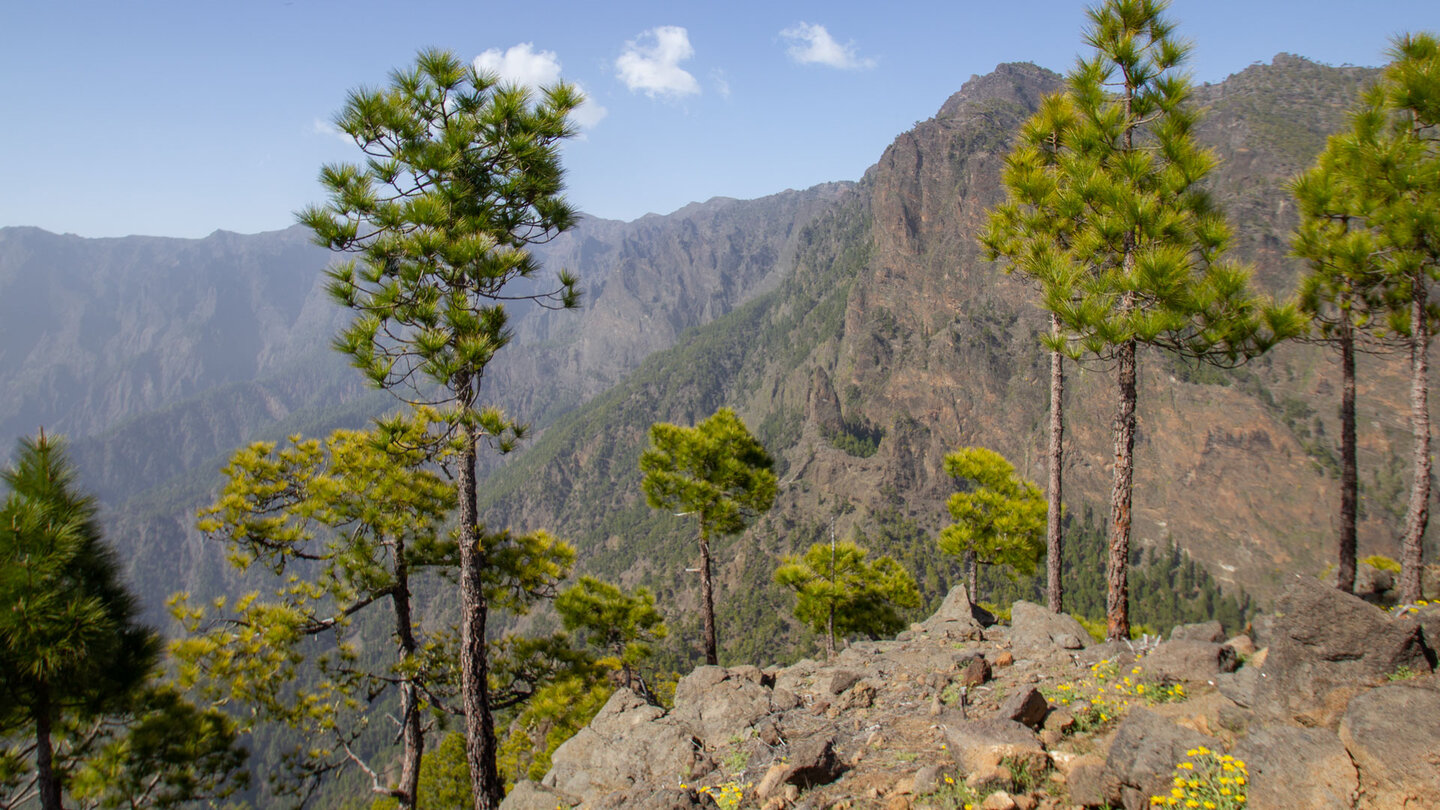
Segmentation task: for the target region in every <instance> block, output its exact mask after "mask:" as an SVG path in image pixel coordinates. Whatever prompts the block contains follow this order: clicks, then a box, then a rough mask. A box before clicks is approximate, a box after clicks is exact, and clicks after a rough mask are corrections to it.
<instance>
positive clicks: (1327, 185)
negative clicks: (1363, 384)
mask: <svg viewBox="0 0 1440 810" xmlns="http://www.w3.org/2000/svg"><path fill="white" fill-rule="evenodd" d="M1355 147H1356V144H1355V143H1354V142H1353V140H1352V139H1351V136H1348V135H1337V136H1334V137H1332V138H1331V140H1330V143H1329V146H1328V147H1327V148H1326V150H1325V151H1324V152H1323V153H1321V155H1320V156H1319V157H1318V158H1317V159H1316V162H1315V166H1314V167H1313V168H1311V169H1310V170H1309V171H1307V172H1305V173H1304V174H1302V175H1300V177H1298V178H1296V180H1295V182H1294V183H1293V184H1292V185H1291V190H1292V192H1293V193H1294V194H1295V199H1296V200H1297V201H1298V202H1299V204H1300V217H1301V219H1300V226H1299V228H1298V229H1297V231H1296V233H1295V239H1294V242H1293V244H1292V246H1291V252H1292V253H1294V254H1295V255H1296V256H1299V257H1300V258H1303V259H1305V260H1306V261H1307V262H1308V264H1309V271H1308V272H1307V273H1306V274H1305V275H1304V276H1303V277H1302V278H1301V279H1300V293H1299V301H1300V308H1301V311H1303V312H1304V313H1305V314H1306V315H1308V316H1309V317H1310V319H1311V321H1312V323H1313V324H1314V325H1315V326H1317V327H1318V328H1319V333H1320V334H1319V336H1318V337H1317V338H1313V339H1314V340H1317V341H1319V342H1322V343H1325V344H1327V345H1330V346H1333V347H1334V348H1335V349H1336V350H1337V351H1338V352H1339V353H1340V376H1341V385H1340V532H1339V537H1338V539H1337V549H1336V562H1337V569H1338V570H1337V575H1336V582H1335V584H1336V587H1338V588H1339V589H1340V590H1342V591H1345V592H1347V593H1349V592H1350V591H1353V590H1354V589H1355V565H1356V562H1355V561H1356V553H1357V552H1356V549H1357V547H1358V545H1357V537H1356V519H1357V517H1358V505H1359V497H1358V496H1359V469H1358V464H1357V461H1356V438H1355V354H1356V351H1357V349H1358V350H1362V351H1363V350H1365V348H1366V347H1367V346H1369V347H1372V348H1373V347H1376V345H1377V341H1378V338H1379V333H1380V332H1381V331H1382V330H1383V328H1384V326H1385V309H1386V303H1385V300H1384V293H1385V290H1384V286H1385V284H1384V282H1385V277H1384V275H1383V273H1382V272H1381V270H1380V268H1379V267H1378V266H1377V263H1376V262H1375V259H1374V257H1375V255H1376V245H1375V240H1374V238H1373V236H1374V235H1373V234H1372V233H1371V231H1370V230H1369V228H1368V227H1366V225H1365V222H1366V214H1365V212H1366V210H1367V202H1366V199H1367V196H1368V193H1369V192H1368V191H1367V186H1368V183H1365V182H1364V181H1363V179H1362V178H1361V177H1360V172H1361V167H1360V156H1359V155H1358V154H1357V150H1356V148H1355Z"/></svg>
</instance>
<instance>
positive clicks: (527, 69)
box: [475, 42, 610, 129]
mask: <svg viewBox="0 0 1440 810" xmlns="http://www.w3.org/2000/svg"><path fill="white" fill-rule="evenodd" d="M475 68H476V69H477V70H483V71H488V72H490V73H494V74H496V75H497V76H499V77H500V80H501V81H507V82H514V83H516V84H519V85H524V86H525V87H528V88H530V89H532V90H539V89H540V88H541V87H545V86H548V85H552V84H555V83H556V82H559V81H560V57H559V56H557V55H556V54H555V52H554V51H537V50H535V44H534V43H533V42H522V43H520V44H518V45H512V46H510V47H509V48H507V49H505V50H504V51H501V50H500V49H499V48H491V49H490V50H488V51H485V52H483V53H481V54H480V55H479V56H477V57H475ZM573 84H575V87H576V88H577V89H578V90H580V92H582V93H583V92H585V88H584V87H581V86H580V84H579V83H573ZM609 112H610V111H609V110H607V109H605V108H604V107H602V106H600V104H599V103H597V102H595V101H593V100H591V99H590V98H589V95H588V94H587V95H586V100H585V103H584V104H581V105H580V106H579V107H577V108H576V109H575V110H574V112H572V113H570V117H571V118H572V119H574V121H575V123H576V124H577V125H579V127H580V128H581V129H591V128H593V127H594V126H595V125H596V124H598V123H600V121H601V120H602V119H603V118H604V117H605V116H606V115H608V114H609Z"/></svg>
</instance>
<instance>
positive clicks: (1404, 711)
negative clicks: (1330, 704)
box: [1340, 682, 1440, 808]
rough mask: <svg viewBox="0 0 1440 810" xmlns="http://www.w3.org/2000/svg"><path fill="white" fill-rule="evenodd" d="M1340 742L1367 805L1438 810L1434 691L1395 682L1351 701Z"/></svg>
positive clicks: (1439, 726) (1437, 699)
mask: <svg viewBox="0 0 1440 810" xmlns="http://www.w3.org/2000/svg"><path fill="white" fill-rule="evenodd" d="M1340 740H1341V741H1342V742H1343V743H1345V748H1346V749H1348V750H1349V752H1350V756H1351V758H1353V759H1354V760H1355V764H1356V765H1358V766H1360V787H1361V790H1362V791H1363V795H1364V797H1365V806H1368V807H1377V808H1378V807H1436V806H1440V692H1437V691H1435V690H1434V689H1425V688H1421V687H1420V686H1415V685H1411V684H1408V683H1404V682H1400V683H1394V684H1389V685H1387V686H1382V687H1380V688H1379V689H1373V690H1371V691H1368V692H1366V693H1364V694H1362V695H1360V696H1359V697H1357V698H1355V699H1354V700H1352V701H1350V706H1349V708H1348V709H1347V710H1346V712H1345V717H1344V719H1343V720H1341V722H1340Z"/></svg>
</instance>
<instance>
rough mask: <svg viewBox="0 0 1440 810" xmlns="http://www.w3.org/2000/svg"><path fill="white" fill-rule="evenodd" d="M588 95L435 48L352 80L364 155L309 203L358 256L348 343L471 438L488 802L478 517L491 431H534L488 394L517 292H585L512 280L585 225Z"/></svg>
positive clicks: (481, 771) (401, 390)
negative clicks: (517, 81)
mask: <svg viewBox="0 0 1440 810" xmlns="http://www.w3.org/2000/svg"><path fill="white" fill-rule="evenodd" d="M580 101H581V97H580V95H579V94H578V93H577V92H576V91H575V90H574V89H573V88H572V87H570V86H569V85H565V84H560V85H557V86H555V87H552V88H550V89H548V90H546V91H544V92H543V93H542V94H541V98H540V99H539V100H538V101H537V100H535V99H533V98H532V97H531V95H530V93H529V91H527V90H525V89H523V88H520V87H515V86H500V85H498V80H497V78H496V77H495V76H493V75H490V74H485V73H481V72H478V71H477V70H476V69H475V68H474V67H473V66H467V65H466V64H464V63H463V62H462V61H461V60H459V59H458V58H456V57H455V56H454V55H453V54H451V53H448V52H444V51H438V50H428V51H423V52H421V53H420V55H419V57H418V58H417V60H416V64H415V66H414V67H413V68H411V69H409V70H404V71H396V72H395V73H394V74H392V75H391V79H390V84H389V86H388V87H387V88H385V89H382V90H370V89H361V90H356V91H354V92H352V93H351V95H350V98H349V100H348V102H347V103H346V105H345V108H344V109H343V110H342V111H341V113H340V114H339V115H338V116H337V118H336V125H337V127H338V128H339V129H340V130H341V131H342V132H344V133H345V134H347V135H349V136H350V137H351V138H353V139H354V140H355V142H356V144H357V145H358V146H359V147H360V149H361V151H362V152H364V154H365V155H366V161H365V165H364V166H363V167H360V166H354V165H331V166H326V167H324V169H322V171H321V175H320V179H321V182H322V183H323V184H324V186H325V187H326V189H327V190H328V191H329V194H330V202H329V203H328V205H326V206H324V207H320V206H312V207H310V208H307V209H306V210H304V211H303V212H301V214H300V220H301V222H303V223H304V224H305V225H307V226H309V227H310V228H311V229H312V230H314V232H315V238H316V242H317V243H319V244H322V245H326V246H328V247H330V248H331V249H333V250H338V251H344V252H349V253H354V254H358V255H359V257H360V259H359V261H358V262H354V261H352V262H347V263H345V264H342V265H340V266H339V267H336V268H334V269H332V270H331V271H329V273H330V277H331V284H330V292H331V294H332V295H333V296H334V298H335V299H336V300H337V301H338V302H339V303H340V304H342V305H343V306H345V307H347V308H349V309H351V310H354V312H355V319H354V321H352V323H351V325H350V327H349V328H348V329H346V330H345V331H344V332H343V333H342V334H341V335H340V337H339V338H338V339H337V340H336V347H337V348H338V349H339V350H340V351H341V352H343V353H345V354H347V355H349V357H350V359H351V361H352V362H353V363H354V365H355V366H356V367H358V368H359V369H360V370H361V371H362V372H364V373H365V375H366V376H367V377H368V378H369V380H370V382H371V383H372V384H374V385H375V386H377V387H381V388H387V389H390V390H392V391H395V392H396V393H397V394H399V395H401V396H402V397H403V398H406V399H407V400H408V401H410V402H438V403H442V404H444V405H446V406H447V407H448V410H447V412H446V414H447V418H448V428H449V433H448V434H447V437H448V436H450V435H455V436H458V437H459V440H460V441H459V443H460V452H459V459H458V464H457V465H456V466H457V468H458V469H457V474H456V481H455V490H456V494H457V496H458V503H459V525H460V547H459V552H460V606H461V629H460V639H461V651H460V663H461V692H462V703H463V704H464V706H463V708H464V713H465V724H466V741H467V758H468V761H469V764H470V769H471V776H472V784H473V785H474V792H475V797H474V798H475V808H476V810H489V808H493V807H495V806H496V805H498V804H499V802H500V798H501V795H502V793H503V789H502V786H501V784H500V780H499V776H498V774H497V771H496V737H495V722H494V717H493V716H492V707H491V705H490V695H489V662H488V661H487V658H486V655H487V649H486V640H485V639H486V628H487V624H488V621H489V618H488V617H489V611H490V605H489V602H488V600H487V596H486V587H485V584H484V581H485V571H486V569H487V568H488V567H489V566H490V565H491V564H492V559H493V558H494V557H495V556H497V555H500V554H503V553H505V552H504V549H503V548H502V547H501V544H503V542H505V540H506V535H504V534H503V533H501V534H492V533H487V532H486V531H485V530H484V529H483V527H482V526H481V525H480V521H479V516H478V515H477V513H476V453H477V449H478V445H479V444H480V442H481V441H482V440H486V441H489V442H491V443H492V444H493V445H495V446H497V447H498V448H499V449H501V450H502V451H503V450H507V449H509V448H510V447H511V446H513V443H514V441H515V440H516V439H518V438H519V437H520V436H522V435H523V433H524V428H523V426H522V425H520V424H518V423H515V422H512V421H509V420H507V419H506V418H505V417H504V415H503V414H501V413H500V412H499V411H496V410H494V409H484V408H482V407H481V406H480V399H479V397H480V385H481V382H482V379H483V377H484V372H485V369H486V367H487V366H488V365H489V363H490V361H491V359H493V358H494V356H495V353H496V352H498V351H499V350H500V349H502V348H504V347H505V345H506V344H507V343H509V341H510V336H511V333H510V330H509V328H508V327H507V314H506V311H505V303H506V302H508V301H515V300H531V301H535V302H537V303H539V304H540V305H542V306H547V307H557V308H568V307H574V306H577V305H578V304H579V293H578V291H577V289H576V284H577V283H578V282H577V280H576V279H575V278H574V277H572V276H570V275H568V274H566V273H563V272H562V273H561V274H560V278H559V282H558V286H557V287H556V288H555V289H553V290H551V291H548V292H541V293H538V294H534V293H532V290H533V287H526V288H525V289H523V290H519V291H517V290H516V289H515V285H514V284H513V282H516V281H517V280H521V279H529V278H532V277H533V276H534V275H535V274H536V272H537V271H538V265H537V263H536V261H535V259H534V257H533V256H532V255H531V254H530V253H529V252H528V250H527V249H526V248H527V246H529V245H532V244H535V243H537V242H543V241H546V240H549V239H551V238H553V237H554V236H555V235H556V234H558V233H559V232H561V231H564V230H565V229H567V228H569V227H570V226H571V225H573V224H574V221H575V213H574V211H573V209H572V208H571V207H570V206H569V204H567V203H566V201H565V198H564V196H563V193H562V192H563V188H564V184H563V172H562V170H561V166H560V158H559V144H560V142H561V141H562V140H564V139H565V138H568V137H570V136H572V135H573V134H574V133H575V129H574V127H573V126H572V124H571V123H570V122H569V120H568V118H567V115H568V114H569V113H570V112H571V111H573V110H574V109H575V108H576V107H577V106H578V105H579V103H580Z"/></svg>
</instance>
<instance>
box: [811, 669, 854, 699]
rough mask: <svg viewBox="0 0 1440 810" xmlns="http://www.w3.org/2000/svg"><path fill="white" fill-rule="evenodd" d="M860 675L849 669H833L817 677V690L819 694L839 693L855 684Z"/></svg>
mask: <svg viewBox="0 0 1440 810" xmlns="http://www.w3.org/2000/svg"><path fill="white" fill-rule="evenodd" d="M859 680H860V676H859V675H857V674H855V673H854V672H851V671H850V670H848V669H832V670H829V671H826V672H823V673H821V674H820V676H819V677H817V678H816V679H815V691H816V692H817V693H819V694H831V695H839V694H841V693H843V692H844V691H845V690H846V689H849V688H850V687H852V686H854V685H855V684H856V683H857V682H858V681H859Z"/></svg>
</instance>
